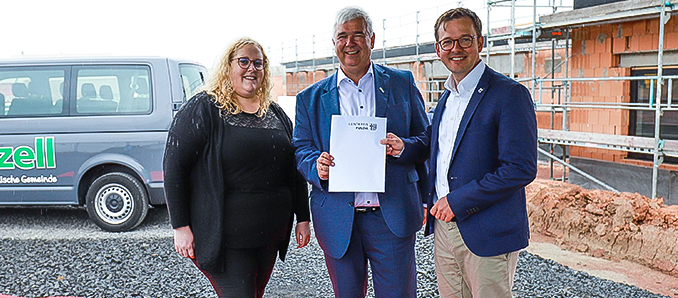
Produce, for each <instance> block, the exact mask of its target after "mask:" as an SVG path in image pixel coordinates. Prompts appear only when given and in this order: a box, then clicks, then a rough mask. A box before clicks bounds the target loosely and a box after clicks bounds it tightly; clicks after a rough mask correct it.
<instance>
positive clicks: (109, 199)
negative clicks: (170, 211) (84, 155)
mask: <svg viewBox="0 0 678 298" xmlns="http://www.w3.org/2000/svg"><path fill="white" fill-rule="evenodd" d="M86 200H87V201H86V204H87V213H88V214H89V218H90V219H91V220H92V221H93V222H94V223H95V224H96V225H97V226H99V227H100V228H102V229H104V230H106V231H110V232H123V231H129V230H131V229H134V228H136V227H137V226H138V225H139V224H141V222H142V221H143V220H144V218H145V217H146V213H148V196H147V195H146V190H145V189H144V187H143V185H142V184H141V182H139V180H138V179H136V178H134V177H133V176H132V175H130V174H127V173H122V172H112V173H108V174H104V175H101V176H100V177H99V178H97V179H96V180H94V182H92V184H91V185H90V187H89V189H88V190H87V196H86Z"/></svg>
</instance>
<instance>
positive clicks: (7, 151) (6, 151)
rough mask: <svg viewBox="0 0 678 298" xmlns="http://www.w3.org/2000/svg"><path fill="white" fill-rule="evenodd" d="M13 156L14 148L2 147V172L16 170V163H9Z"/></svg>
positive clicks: (0, 151)
mask: <svg viewBox="0 0 678 298" xmlns="http://www.w3.org/2000/svg"><path fill="white" fill-rule="evenodd" d="M10 156H12V147H0V170H12V169H14V163H13V162H10V161H9V157H10Z"/></svg>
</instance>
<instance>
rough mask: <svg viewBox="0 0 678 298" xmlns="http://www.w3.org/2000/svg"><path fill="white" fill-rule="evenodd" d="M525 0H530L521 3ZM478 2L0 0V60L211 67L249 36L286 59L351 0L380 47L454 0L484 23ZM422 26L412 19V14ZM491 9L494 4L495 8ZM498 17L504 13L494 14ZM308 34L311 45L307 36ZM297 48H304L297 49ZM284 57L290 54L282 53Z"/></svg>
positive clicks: (320, 39) (319, 48)
mask: <svg viewBox="0 0 678 298" xmlns="http://www.w3.org/2000/svg"><path fill="white" fill-rule="evenodd" d="M529 2H530V3H531V2H532V1H529ZM484 3H485V1H478V0H465V1H445V0H439V1H434V0H414V1H413V0H407V1H403V0H395V1H386V0H377V1H369V0H363V1H355V0H349V1H319V0H289V1H282V0H263V1H238V2H235V1H229V0H188V1H166V0H163V1H160V0H115V1H104V0H22V1H3V3H2V12H3V13H2V14H1V16H0V24H2V27H3V28H5V30H3V33H2V37H0V40H1V41H0V59H2V58H11V57H18V56H21V55H24V56H46V55H47V56H53V55H152V56H168V57H175V58H184V59H190V60H195V61H198V62H200V63H202V64H204V65H205V66H207V67H211V66H212V64H213V63H214V62H215V60H216V59H218V57H219V56H220V55H221V53H222V52H223V50H224V49H225V48H226V46H227V45H228V44H229V43H230V42H231V41H233V40H234V39H236V38H238V37H241V36H249V37H252V38H254V39H255V40H257V41H259V42H260V43H262V45H264V47H266V48H267V49H268V50H267V51H268V52H269V53H268V54H269V56H272V57H270V58H271V60H273V61H274V62H279V61H280V60H282V59H285V60H290V59H291V58H292V57H293V56H294V55H295V52H294V44H295V40H297V43H298V44H301V46H300V47H301V48H304V49H305V50H306V52H307V53H306V55H312V53H311V51H310V50H309V49H312V48H314V49H315V51H316V54H315V55H316V57H319V56H326V55H323V54H324V52H323V50H326V49H327V48H328V47H329V48H331V45H332V44H331V40H330V38H331V31H332V25H333V23H334V16H335V14H336V12H337V10H339V9H340V8H342V7H345V6H348V5H357V6H360V7H362V8H363V9H365V10H366V11H367V12H368V13H369V14H370V16H371V17H372V19H373V23H374V27H375V33H376V34H377V45H376V48H381V45H382V41H381V38H382V37H383V36H381V35H383V29H382V27H383V21H382V20H383V19H387V24H388V25H387V28H388V29H387V31H386V32H385V33H386V35H387V37H386V39H387V46H391V45H395V44H397V43H399V42H402V43H411V42H409V41H408V40H407V38H405V40H403V39H398V38H396V37H397V36H396V35H398V34H401V35H403V36H410V37H411V38H412V40H414V39H413V38H414V37H413V36H416V34H417V33H418V34H420V35H421V36H422V37H420V38H424V37H425V39H427V40H430V39H431V38H432V37H431V36H432V29H430V28H429V26H430V25H428V23H427V22H435V18H436V17H437V16H438V15H439V14H440V13H442V12H444V11H445V10H447V9H450V8H453V7H457V6H459V5H461V6H464V7H467V8H470V9H473V10H475V11H476V13H478V15H479V16H480V18H481V19H482V20H483V22H485V19H486V18H487V13H486V10H485V8H484ZM417 11H422V12H421V13H420V20H421V22H422V24H425V27H423V26H422V28H421V29H419V32H417V31H416V30H417V29H416V28H415V27H414V25H413V24H411V23H415V22H416V12H417ZM496 12H497V10H495V13H496ZM502 17H503V18H505V17H506V15H505V14H504V16H502ZM313 35H316V40H315V42H316V46H313V45H312V41H313V38H312V36H313ZM301 54H304V53H301ZM288 57H289V58H290V59H288Z"/></svg>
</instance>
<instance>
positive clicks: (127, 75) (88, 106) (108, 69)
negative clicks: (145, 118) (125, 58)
mask: <svg viewBox="0 0 678 298" xmlns="http://www.w3.org/2000/svg"><path fill="white" fill-rule="evenodd" d="M75 73H76V108H75V111H76V112H77V113H78V114H97V115H100V114H148V113H150V112H151V107H152V104H151V103H152V102H153V100H152V96H151V94H152V92H151V89H150V86H151V84H150V83H151V82H150V80H149V77H150V69H149V67H147V66H88V67H78V68H77V70H76V71H75Z"/></svg>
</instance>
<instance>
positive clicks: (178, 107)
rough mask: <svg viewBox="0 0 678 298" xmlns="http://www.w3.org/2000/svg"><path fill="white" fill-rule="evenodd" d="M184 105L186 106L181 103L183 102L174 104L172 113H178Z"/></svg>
mask: <svg viewBox="0 0 678 298" xmlns="http://www.w3.org/2000/svg"><path fill="white" fill-rule="evenodd" d="M182 105H184V104H183V103H181V102H175V103H172V111H178V110H179V109H180V108H181V106H182Z"/></svg>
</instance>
